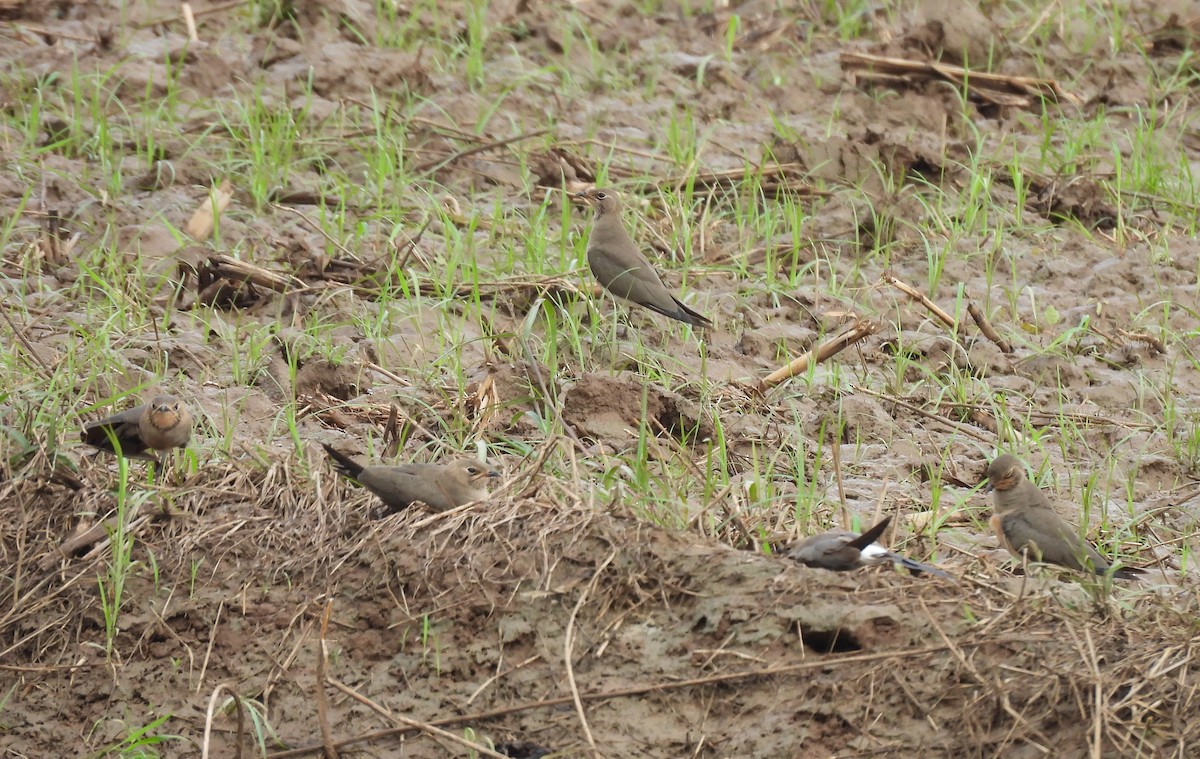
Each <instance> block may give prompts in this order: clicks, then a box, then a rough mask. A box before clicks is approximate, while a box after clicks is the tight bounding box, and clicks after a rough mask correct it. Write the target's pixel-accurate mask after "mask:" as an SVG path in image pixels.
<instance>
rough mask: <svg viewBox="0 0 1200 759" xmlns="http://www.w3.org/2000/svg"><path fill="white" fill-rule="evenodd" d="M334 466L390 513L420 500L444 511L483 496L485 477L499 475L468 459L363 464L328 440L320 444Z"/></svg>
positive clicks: (485, 487)
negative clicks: (429, 462) (376, 499)
mask: <svg viewBox="0 0 1200 759" xmlns="http://www.w3.org/2000/svg"><path fill="white" fill-rule="evenodd" d="M321 445H322V446H323V447H324V448H325V452H326V453H327V454H329V458H331V459H333V466H334V469H336V470H337V471H338V473H339V474H341V475H343V476H345V477H349V478H350V479H352V480H354V481H356V482H357V483H359V484H360V485H362V486H363V487H364V488H366V489H367V490H370V491H371V492H372V493H374V494H375V495H377V496H379V500H381V501H383V503H384V505H386V506H387V507H388V510H387V513H389V514H394V513H395V512H397V511H400V510H401V509H406V508H408V507H409V505H411V504H412V503H413V502H414V501H420V502H421V503H423V504H425V505H426V506H428V507H429V508H430V509H432V510H433V511H447V510H449V509H452V508H454V507H455V506H462V505H463V504H464V503H470V502H472V501H482V500H483V499H485V498H487V496H488V491H487V480H488V478H490V477H499V476H500V475H499V474H498V473H496V472H493V471H491V470H490V469H488V468H486V467H484V466H482V465H481V464H480V463H479V462H477V461H473V460H472V459H456V460H453V461H450V462H448V463H445V464H400V465H397V466H387V465H383V464H376V465H373V466H363V465H362V464H359V463H358V462H356V461H355V460H354V459H352V458H350V457H349V456H347V455H346V454H344V453H340V452H339V451H337V450H335V449H334V447H333V446H331V445H329V444H328V443H322V444H321Z"/></svg>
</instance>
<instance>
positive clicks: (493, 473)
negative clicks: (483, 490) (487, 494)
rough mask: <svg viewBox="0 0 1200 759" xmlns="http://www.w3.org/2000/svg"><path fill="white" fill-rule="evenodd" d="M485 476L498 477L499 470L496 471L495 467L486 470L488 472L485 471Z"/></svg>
mask: <svg viewBox="0 0 1200 759" xmlns="http://www.w3.org/2000/svg"><path fill="white" fill-rule="evenodd" d="M487 476H488V477H499V476H500V473H499V472H497V471H496V470H495V469H489V470H488V473H487Z"/></svg>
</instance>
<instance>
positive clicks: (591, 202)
mask: <svg viewBox="0 0 1200 759" xmlns="http://www.w3.org/2000/svg"><path fill="white" fill-rule="evenodd" d="M571 198H572V199H573V200H574V201H575V202H576V203H578V204H580V205H584V206H591V207H592V208H593V209H595V211H596V218H597V219H599V218H600V217H601V216H604V215H606V214H617V213H620V211H621V196H620V195H618V194H617V193H616V191H614V190H604V189H600V188H598V187H593V188H591V189H590V190H584V191H583V192H577V193H575V194H574V195H572V196H571Z"/></svg>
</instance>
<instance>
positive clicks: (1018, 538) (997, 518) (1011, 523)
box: [987, 453, 1142, 580]
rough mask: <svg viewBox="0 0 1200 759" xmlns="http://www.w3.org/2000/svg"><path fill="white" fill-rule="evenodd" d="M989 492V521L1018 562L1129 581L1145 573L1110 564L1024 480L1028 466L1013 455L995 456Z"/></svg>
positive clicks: (989, 477) (991, 467) (1030, 483)
mask: <svg viewBox="0 0 1200 759" xmlns="http://www.w3.org/2000/svg"><path fill="white" fill-rule="evenodd" d="M987 482H988V489H990V490H991V491H992V512H993V513H992V518H991V519H990V520H988V521H989V523H990V524H991V527H992V530H993V531H994V532H995V533H996V537H997V538H999V539H1000V544H1001V545H1002V546H1004V547H1005V548H1007V549H1008V552H1009V553H1011V554H1012V555H1013V556H1016V557H1017V558H1021V557H1022V555H1025V556H1027V557H1028V558H1029V559H1030V560H1031V561H1043V562H1046V563H1047V564H1058V565H1059V566H1063V567H1068V568H1070V569H1075V570H1079V571H1083V572H1093V573H1095V574H1098V575H1104V574H1108V573H1109V572H1110V571H1111V572H1112V573H1113V576H1114V577H1117V578H1119V579H1122V580H1129V579H1132V578H1134V577H1136V576H1137V575H1139V574H1141V573H1142V570H1140V569H1136V568H1133V567H1121V568H1118V569H1113V567H1112V565H1111V564H1110V563H1109V561H1108V560H1107V559H1105V558H1104V557H1103V556H1101V555H1100V554H1099V553H1098V552H1097V551H1096V549H1095V548H1094V547H1093V546H1092V545H1091V543H1088V542H1087V541H1086V540H1084V539H1083V538H1081V537H1080V536H1079V533H1077V532H1076V531H1075V529H1074V528H1072V527H1071V526H1070V525H1069V524H1067V523H1066V521H1065V520H1063V518H1062V517H1060V516H1059V515H1058V513H1057V512H1056V511H1055V510H1054V506H1053V505H1052V504H1051V503H1050V499H1049V498H1047V497H1046V494H1045V493H1043V492H1042V491H1041V489H1040V488H1039V487H1038V486H1037V485H1034V484H1033V483H1032V482H1030V481H1029V480H1028V479H1026V478H1025V465H1024V464H1022V463H1021V460H1020V459H1018V458H1017V457H1016V456H1013V455H1012V454H1008V453H1006V454H1004V455H1002V456H997V457H996V459H995V460H994V461H993V462H992V463H991V464H989V465H988V470H987Z"/></svg>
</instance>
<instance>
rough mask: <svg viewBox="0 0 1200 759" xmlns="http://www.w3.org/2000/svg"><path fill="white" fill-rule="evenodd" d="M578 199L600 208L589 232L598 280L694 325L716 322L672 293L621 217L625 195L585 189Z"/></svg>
mask: <svg viewBox="0 0 1200 759" xmlns="http://www.w3.org/2000/svg"><path fill="white" fill-rule="evenodd" d="M574 198H575V200H576V201H577V202H579V203H582V204H584V205H589V206H591V207H592V208H593V209H594V210H595V212H596V218H595V221H593V222H592V231H591V234H590V235H589V236H588V245H587V260H588V268H590V269H591V270H592V275H593V276H595V277H596V281H597V282H599V283H600V284H601V286H603V287H604V289H605V290H608V291H609V292H610V293H612V294H613V295H615V296H616V297H618V298H620V299H622V300H626V301H629V302H630V303H636V304H638V305H639V306H644V307H646V308H648V309H650V310H651V311H655V312H657V313H660V314H662V315H663V316H669V317H671V318H672V319H677V320H679V321H681V322H683V323H684V324H690V325H692V326H693V327H711V326H712V322H710V321H709V320H708V319H706V318H705V317H704V316H703V315H702V314H700V313H698V312H696V311H693V310H692V309H690V308H688V307H687V306H686V305H684V304H683V302H682V301H681V300H679V299H678V298H676V297H675V296H674V295H672V294H671V291H670V290H668V289H667V287H666V285H664V284H663V281H662V279H661V278H660V277H659V276H658V272H657V271H655V269H654V266H652V265H651V263H650V262H649V261H648V260H647V259H646V257H645V256H644V255H642V252H641V251H640V250H638V246H637V243H635V242H634V241H633V238H632V237H630V236H629V233H628V232H626V231H625V225H624V223H622V221H621V196H620V195H618V194H617V193H616V192H614V191H613V190H597V189H591V190H584V191H583V192H579V193H576V194H575V195H574Z"/></svg>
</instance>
